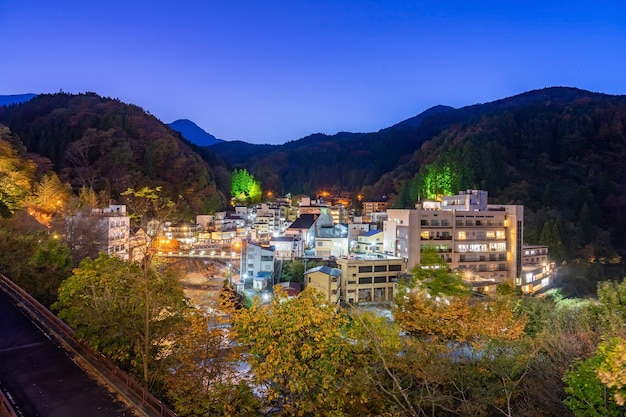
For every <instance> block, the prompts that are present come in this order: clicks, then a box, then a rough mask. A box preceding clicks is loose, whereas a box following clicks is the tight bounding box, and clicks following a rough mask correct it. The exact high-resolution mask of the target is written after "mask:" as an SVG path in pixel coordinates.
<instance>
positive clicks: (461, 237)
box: [457, 230, 467, 240]
mask: <svg viewBox="0 0 626 417" xmlns="http://www.w3.org/2000/svg"><path fill="white" fill-rule="evenodd" d="M457 239H458V240H465V239H467V237H466V235H465V231H462V230H461V231H459V232H458V235H457Z"/></svg>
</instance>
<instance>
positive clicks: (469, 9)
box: [0, 0, 626, 143]
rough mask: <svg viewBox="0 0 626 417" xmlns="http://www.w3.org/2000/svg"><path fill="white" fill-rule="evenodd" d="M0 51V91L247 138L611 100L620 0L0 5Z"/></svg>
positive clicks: (622, 17)
mask: <svg viewBox="0 0 626 417" xmlns="http://www.w3.org/2000/svg"><path fill="white" fill-rule="evenodd" d="M0 46H1V47H0V51H1V57H2V59H1V60H0V95H6V94H22V93H54V92H58V91H59V90H63V91H65V92H70V93H81V92H86V91H93V92H96V93H98V94H100V95H102V96H105V97H114V98H118V99H120V100H121V101H123V102H126V103H131V104H136V105H138V106H141V107H142V108H144V109H145V110H147V111H149V112H150V113H152V114H153V115H155V116H156V117H158V118H159V119H160V120H161V121H163V122H165V123H170V122H172V121H174V120H176V119H190V120H192V121H194V122H195V123H196V124H198V125H199V126H200V127H201V128H203V129H204V130H206V131H207V132H209V133H211V134H213V135H215V136H217V137H218V138H222V139H226V140H244V141H246V142H250V143H284V142H286V141H289V140H295V139H299V138H301V137H303V136H306V135H308V134H311V133H317V132H322V133H327V134H334V133H337V132H339V131H350V132H371V131H377V130H379V129H382V128H385V127H388V126H391V125H393V124H395V123H397V122H400V121H402V120H404V119H407V118H409V117H412V116H415V115H416V114H418V113H420V112H422V111H424V110H426V109H427V108H429V107H432V106H434V105H437V104H445V105H450V106H454V107H462V106H466V105H471V104H476V103H484V102H488V101H492V100H497V99H500V98H504V97H508V96H512V95H515V94H519V93H522V92H524V91H528V90H533V89H538V88H543V87H550V86H570V87H578V88H582V89H586V90H591V91H596V92H602V93H608V94H626V1H625V0H613V1H606V0H589V1H581V0H566V1H561V0H559V1H551V0H539V1H534V0H532V1H527V0H512V1H508V0H497V1H496V0H494V1H491V0H489V1H482V0H475V1H469V0H450V1H447V0H425V1H420V0H415V1H399V0H398V1H395V0H380V1H373V0H282V1H280V0H179V1H167V2H166V1H158V0H151V1H143V0H142V1H134V0H107V1H92V0H76V1H70V0H58V1H55V0H17V1H11V0H0Z"/></svg>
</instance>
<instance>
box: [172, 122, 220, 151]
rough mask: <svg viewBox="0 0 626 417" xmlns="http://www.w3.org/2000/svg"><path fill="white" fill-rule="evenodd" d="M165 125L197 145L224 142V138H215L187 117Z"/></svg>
mask: <svg viewBox="0 0 626 417" xmlns="http://www.w3.org/2000/svg"><path fill="white" fill-rule="evenodd" d="M167 126H169V127H171V128H172V129H174V130H176V131H177V132H180V133H181V134H182V135H183V136H184V137H185V139H187V140H188V141H190V142H192V143H194V144H196V145H198V146H212V145H215V144H216V143H221V142H224V139H218V138H216V137H215V136H213V135H212V134H210V133H208V132H207V131H205V130H204V129H202V128H201V127H200V126H198V125H197V124H195V123H194V122H192V121H191V120H189V119H178V120H175V121H173V122H172V123H167Z"/></svg>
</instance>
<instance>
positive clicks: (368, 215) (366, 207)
mask: <svg viewBox="0 0 626 417" xmlns="http://www.w3.org/2000/svg"><path fill="white" fill-rule="evenodd" d="M387 207H388V203H387V200H386V199H381V200H376V201H364V202H363V220H364V221H365V222H370V221H372V214H373V213H381V212H384V211H386V210H387Z"/></svg>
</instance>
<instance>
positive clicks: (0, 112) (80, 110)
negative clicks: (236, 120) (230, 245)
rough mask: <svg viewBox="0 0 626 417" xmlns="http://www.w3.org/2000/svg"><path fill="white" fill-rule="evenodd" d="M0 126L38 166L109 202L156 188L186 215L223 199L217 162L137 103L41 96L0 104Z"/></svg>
mask: <svg viewBox="0 0 626 417" xmlns="http://www.w3.org/2000/svg"><path fill="white" fill-rule="evenodd" d="M0 124H4V125H6V126H8V128H9V129H10V130H11V132H12V133H14V134H15V135H17V136H18V137H19V139H20V140H21V142H22V144H23V145H24V146H25V148H26V150H27V152H28V153H29V156H30V157H31V159H33V160H35V161H36V162H37V163H38V165H39V167H38V168H39V170H40V171H42V172H45V171H47V170H49V169H50V168H53V169H54V171H56V172H57V173H58V174H59V176H60V178H61V179H62V180H63V181H67V182H69V183H71V185H72V187H73V188H74V190H75V191H77V190H78V189H80V188H81V187H88V188H92V189H94V190H95V191H96V192H101V193H104V194H105V195H106V196H108V197H109V198H112V199H113V200H115V199H117V198H118V197H119V194H120V193H121V192H123V191H125V190H127V189H128V188H136V189H138V188H141V187H143V186H150V187H158V186H160V187H162V189H163V192H164V194H165V195H166V196H168V197H171V198H172V199H175V200H177V199H178V198H179V196H181V197H182V202H181V203H182V205H181V210H182V212H183V213H188V214H193V213H202V212H210V211H214V210H217V209H220V208H222V207H224V206H225V204H226V199H225V197H224V191H226V192H227V191H228V186H229V184H228V183H229V173H228V171H227V169H226V168H225V166H224V165H223V164H220V163H219V162H218V160H217V159H216V158H215V156H214V155H212V154H211V153H210V152H207V151H206V150H204V149H201V148H199V147H197V146H195V145H193V144H191V143H190V142H188V141H187V140H185V139H184V138H183V137H182V136H181V135H180V134H179V133H178V132H175V131H173V130H172V129H170V128H168V127H167V126H165V125H164V124H163V123H161V122H160V121H159V120H157V119H156V118H155V117H153V116H151V115H149V114H146V113H145V112H144V111H143V110H142V109H141V108H139V107H137V106H133V105H128V104H124V103H122V102H120V101H118V100H114V99H109V98H102V97H99V96H98V95H96V94H94V93H87V94H79V95H72V94H64V93H59V94H44V95H38V96H37V97H35V98H33V99H32V100H30V101H28V102H25V103H22V104H19V105H13V106H8V107H7V106H4V107H0ZM201 154H202V157H201ZM218 183H219V184H220V186H221V187H220V186H218V185H217V184H218Z"/></svg>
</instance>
